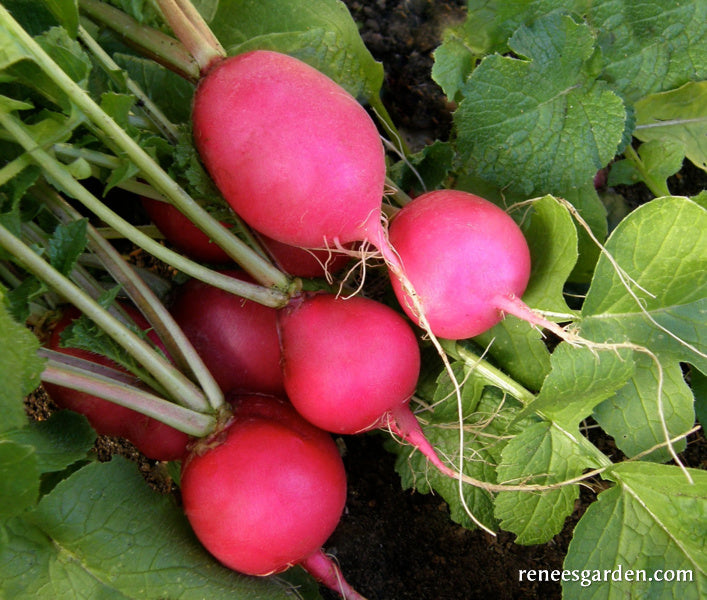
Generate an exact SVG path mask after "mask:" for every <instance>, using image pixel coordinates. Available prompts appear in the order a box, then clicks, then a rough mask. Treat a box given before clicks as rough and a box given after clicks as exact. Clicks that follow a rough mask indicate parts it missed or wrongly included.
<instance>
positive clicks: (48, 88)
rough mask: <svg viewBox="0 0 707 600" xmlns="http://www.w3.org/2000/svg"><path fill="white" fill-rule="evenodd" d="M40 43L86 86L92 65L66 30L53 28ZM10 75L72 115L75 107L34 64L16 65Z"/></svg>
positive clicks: (43, 35) (26, 62)
mask: <svg viewBox="0 0 707 600" xmlns="http://www.w3.org/2000/svg"><path fill="white" fill-rule="evenodd" d="M36 41H37V43H38V44H39V45H40V46H41V47H42V49H43V50H45V51H46V52H47V53H48V54H49V55H50V56H51V57H52V59H53V60H54V61H55V62H56V63H57V64H58V65H59V67H60V68H61V70H62V71H63V72H64V73H65V74H66V75H68V76H69V77H71V78H72V79H73V80H74V81H76V82H77V83H79V84H80V85H83V86H85V85H86V84H87V81H88V76H89V74H90V72H91V61H90V59H89V58H88V56H87V55H86V53H85V52H84V51H83V49H82V48H81V46H80V45H79V43H78V42H77V41H76V40H74V39H72V38H71V37H69V34H68V33H67V32H66V30H65V29H64V28H63V27H52V28H51V29H49V30H47V31H46V32H45V33H43V34H42V35H40V36H37V38H36ZM7 72H8V74H9V75H11V76H12V77H14V78H15V79H16V80H17V81H18V82H21V83H23V84H24V85H26V86H28V87H29V88H32V89H34V90H36V91H37V92H39V93H40V94H41V95H42V96H43V97H45V98H47V99H49V100H50V101H51V102H54V103H55V104H57V105H58V106H60V107H61V108H62V109H63V110H64V112H66V113H67V114H69V113H70V111H71V108H72V104H71V102H70V100H69V99H68V98H67V96H66V94H65V93H64V92H63V91H61V89H60V88H59V87H58V86H57V85H56V84H55V83H54V81H52V79H51V78H50V77H49V76H48V75H47V74H45V73H44V72H43V71H42V70H41V68H40V67H39V66H38V65H37V64H35V63H34V62H32V61H29V60H26V61H22V62H18V63H15V64H14V65H13V66H11V67H10V68H9V69H8V71H7Z"/></svg>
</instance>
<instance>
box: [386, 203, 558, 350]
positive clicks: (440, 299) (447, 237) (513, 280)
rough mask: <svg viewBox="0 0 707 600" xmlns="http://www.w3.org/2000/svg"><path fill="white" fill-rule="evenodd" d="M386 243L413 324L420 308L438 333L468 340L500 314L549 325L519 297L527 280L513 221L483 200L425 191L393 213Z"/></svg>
mask: <svg viewBox="0 0 707 600" xmlns="http://www.w3.org/2000/svg"><path fill="white" fill-rule="evenodd" d="M389 239H390V243H391V245H392V246H393V247H394V249H395V251H396V253H397V254H398V256H399V258H400V261H401V263H402V271H403V273H404V277H402V278H401V277H400V276H399V274H393V273H391V281H392V285H393V288H394V290H395V293H396V295H397V297H398V300H399V302H400V304H401V306H402V307H403V309H404V310H405V312H406V313H407V315H408V316H409V317H410V318H412V319H413V320H414V321H416V322H417V323H422V322H423V319H421V317H420V310H421V311H422V313H423V315H424V317H425V319H426V321H427V324H428V326H429V329H430V331H431V332H432V333H433V334H434V335H435V336H437V337H441V338H449V339H464V338H469V337H473V336H475V335H479V334H481V333H483V332H484V331H487V330H488V329H490V328H491V327H493V326H494V325H495V324H496V323H498V322H500V321H501V320H502V319H503V315H504V313H510V314H513V315H516V316H518V317H520V318H522V319H525V320H527V321H529V322H531V323H533V324H536V325H541V326H548V325H549V326H553V324H551V323H548V322H547V321H546V320H545V319H543V318H542V317H540V316H539V315H536V314H535V313H533V312H532V311H531V310H530V309H529V308H528V307H527V306H526V305H525V304H524V303H523V302H522V301H521V300H520V297H521V296H522V295H523V293H524V292H525V288H526V286H527V284H528V279H529V277H530V251H529V249H528V244H527V242H526V240H525V237H524V236H523V233H522V231H521V230H520V228H519V227H518V226H517V225H516V223H515V221H513V219H512V218H511V217H510V216H508V214H507V213H506V212H504V211H503V210H502V209H501V208H499V207H498V206H496V205H495V204H493V203H491V202H489V201H488V200H484V199H483V198H480V197H478V196H475V195H473V194H469V193H467V192H462V191H453V190H439V191H435V192H428V193H426V194H423V195H422V196H419V197H418V198H416V199H414V200H412V201H411V202H410V203H409V204H407V205H405V206H404V207H403V208H402V209H401V210H400V211H399V212H398V213H397V214H396V215H395V217H394V218H393V220H392V221H391V223H390V229H389ZM410 287H412V289H414V291H415V294H416V297H415V298H413V296H412V295H411V294H410Z"/></svg>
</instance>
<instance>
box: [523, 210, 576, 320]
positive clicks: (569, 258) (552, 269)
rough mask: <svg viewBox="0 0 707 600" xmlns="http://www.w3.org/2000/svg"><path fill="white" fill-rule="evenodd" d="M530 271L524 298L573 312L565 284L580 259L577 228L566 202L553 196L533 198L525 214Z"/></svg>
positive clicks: (536, 304) (538, 305) (537, 304)
mask: <svg viewBox="0 0 707 600" xmlns="http://www.w3.org/2000/svg"><path fill="white" fill-rule="evenodd" d="M521 227H522V229H523V234H524V235H525V239H526V240H527V241H528V247H529V248H530V260H531V265H532V266H531V271H530V281H528V287H527V288H526V289H525V293H524V294H523V301H524V302H525V303H526V304H528V306H530V307H532V308H539V309H542V310H546V311H552V312H558V313H564V314H565V315H567V314H571V313H572V311H571V309H570V308H569V306H567V302H566V301H565V297H564V287H565V283H567V279H568V278H569V276H570V273H572V271H573V269H574V266H575V263H576V262H577V230H576V228H575V225H574V221H573V220H572V216H571V215H570V213H569V211H568V210H567V208H566V207H565V206H563V205H562V204H560V203H559V202H558V201H557V200H556V199H555V198H553V197H552V196H545V197H543V198H540V199H539V200H536V201H534V202H533V205H532V212H531V213H530V215H528V216H526V217H524V218H523V221H522V223H521Z"/></svg>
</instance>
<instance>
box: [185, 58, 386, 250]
mask: <svg viewBox="0 0 707 600" xmlns="http://www.w3.org/2000/svg"><path fill="white" fill-rule="evenodd" d="M192 125H193V133H194V142H195V145H196V148H197V150H198V152H199V155H200V157H201V159H202V161H203V163H204V165H205V166H206V169H207V171H208V172H209V174H210V175H211V177H212V178H213V180H214V182H215V183H216V185H217V186H218V188H219V190H220V191H221V193H222V194H223V196H224V198H225V199H226V200H227V202H228V203H229V204H230V205H231V207H232V208H233V209H234V210H235V212H236V213H237V214H238V215H240V216H241V217H242V218H243V220H244V221H246V222H247V223H248V224H249V225H250V226H251V227H253V229H255V230H256V231H259V232H260V233H262V234H264V235H266V236H268V237H270V238H273V239H275V240H277V241H279V242H283V243H286V244H290V245H292V246H299V247H303V248H328V247H334V246H337V245H344V244H347V243H350V242H354V241H368V242H370V243H372V244H373V245H374V246H376V247H379V248H380V246H381V245H384V244H385V242H384V237H385V235H384V231H383V226H382V224H381V200H382V196H383V188H384V183H385V173H386V165H385V155H384V149H383V144H382V142H381V139H380V136H379V134H378V131H377V129H376V126H375V124H374V122H373V120H372V119H371V118H370V117H369V115H368V113H367V112H366V111H365V110H364V108H363V107H362V106H361V105H360V104H359V103H358V102H357V101H356V99H355V98H354V97H353V96H351V95H350V94H349V93H348V92H346V91H345V90H344V89H343V88H342V87H341V86H339V85H338V84H336V83H335V82H334V81H332V80H331V79H329V78H328V77H327V76H325V75H324V74H323V73H321V72H319V71H317V70H316V69H314V68H313V67H311V66H309V65H307V64H306V63H304V62H302V61H300V60H298V59H296V58H293V57H290V56H288V55H286V54H281V53H279V52H272V51H267V50H254V51H251V52H246V53H244V54H240V55H237V56H232V57H229V58H223V59H220V60H216V61H214V63H213V65H211V66H210V67H209V68H207V69H206V70H205V71H204V74H203V77H202V78H201V80H200V81H199V84H198V87H197V89H196V93H195V96H194V103H193V109H192Z"/></svg>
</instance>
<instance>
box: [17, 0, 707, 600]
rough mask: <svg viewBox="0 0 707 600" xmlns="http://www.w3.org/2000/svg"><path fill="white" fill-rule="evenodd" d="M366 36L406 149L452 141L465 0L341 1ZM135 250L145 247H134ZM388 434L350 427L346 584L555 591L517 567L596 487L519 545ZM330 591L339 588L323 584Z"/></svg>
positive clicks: (408, 593) (529, 565) (425, 597)
mask: <svg viewBox="0 0 707 600" xmlns="http://www.w3.org/2000/svg"><path fill="white" fill-rule="evenodd" d="M345 3H346V4H347V6H348V7H349V9H350V11H351V13H352V15H353V17H354V19H355V20H356V21H357V22H358V23H359V24H360V26H361V35H362V37H363V39H364V41H365V42H366V44H367V46H368V48H369V49H370V51H371V53H372V54H373V55H374V57H375V58H376V59H378V60H380V61H381V62H382V63H383V65H384V67H385V72H386V79H385V84H384V89H383V100H384V103H385V104H386V106H387V108H388V110H389V111H390V113H391V115H392V117H393V120H394V122H395V123H397V124H398V126H399V127H400V129H401V131H402V132H403V134H404V135H405V136H406V138H407V141H408V143H409V144H410V146H411V147H413V148H414V147H416V146H421V145H423V144H426V143H428V142H430V141H432V140H434V139H446V138H447V137H448V136H449V133H450V128H451V111H452V107H451V106H450V105H449V104H448V103H447V101H446V99H445V97H444V95H443V94H442V92H441V90H440V89H439V87H438V86H437V85H436V84H435V83H434V82H433V81H432V80H431V78H430V70H431V67H432V54H431V53H432V51H433V50H434V48H435V47H436V46H437V45H438V44H439V42H440V39H441V34H442V32H443V31H444V28H445V27H447V26H448V25H450V24H452V23H454V22H457V21H459V20H461V19H463V18H464V6H465V4H466V3H465V2H464V1H463V0H456V1H454V0H445V1H431V0H366V1H360V0H345ZM705 183H706V182H705V177H704V172H702V171H700V170H699V169H693V168H691V167H690V166H689V165H687V166H686V168H685V169H684V170H683V171H682V172H681V173H680V174H679V175H678V176H676V177H675V178H674V179H673V181H672V184H674V185H675V186H676V187H678V188H679V191H676V192H675V193H684V194H690V193H696V191H699V190H700V189H705ZM620 191H621V192H622V194H623V195H624V196H626V197H627V198H628V199H629V203H630V204H632V205H637V204H640V203H642V202H645V201H646V200H648V199H649V198H650V194H649V193H648V192H647V190H645V189H644V188H642V187H641V186H632V188H631V189H622V190H620ZM137 258H138V259H139V256H138V257H137ZM51 410H52V404H51V401H50V400H49V399H48V398H47V397H46V395H45V394H43V393H42V391H41V390H39V391H38V392H37V393H36V394H34V395H33V396H32V397H31V398H29V399H28V411H29V412H30V414H33V415H34V416H36V417H38V418H43V417H46V415H47V414H48V413H49V412H50V411H51ZM383 440H384V437H383V434H378V433H375V434H367V435H362V436H355V437H344V438H342V439H341V440H340V441H341V443H342V447H344V448H345V454H344V461H345V464H346V468H347V471H348V476H349V492H348V502H347V506H346V511H345V514H344V516H343V518H342V521H341V523H340V526H339V527H338V529H337V530H336V532H335V533H334V535H333V536H332V537H331V539H330V540H329V541H328V543H327V544H326V550H327V552H329V553H331V554H332V555H334V556H335V557H336V559H337V560H338V562H339V563H340V565H341V567H342V570H343V572H344V573H345V575H346V578H347V579H348V580H349V582H350V583H351V584H352V585H353V586H354V587H355V588H356V589H357V590H358V591H359V592H360V593H362V594H363V595H364V596H366V597H367V598H369V600H412V599H415V600H439V599H444V600H474V599H477V598H478V599H482V598H488V597H491V598H496V599H498V600H506V599H509V600H510V599H519V600H523V599H531V598H543V599H548V600H552V599H556V598H560V597H561V590H560V586H559V584H557V583H531V582H525V581H524V582H520V581H519V571H520V570H522V569H548V570H554V569H561V568H562V562H563V560H564V556H565V554H566V552H567V547H568V544H569V542H570V540H571V537H572V531H573V528H574V526H575V524H576V523H577V521H578V520H579V518H580V517H581V515H582V514H583V512H584V510H585V509H586V507H587V506H588V505H589V504H590V503H591V502H593V501H594V500H595V497H596V496H595V492H594V491H593V490H592V489H589V488H583V489H582V491H581V494H580V498H579V500H578V501H577V505H576V510H575V512H574V514H573V515H572V516H571V517H570V518H568V519H567V522H566V525H565V528H564V529H563V531H562V532H561V533H560V534H558V535H557V536H556V537H555V538H553V540H551V541H550V542H548V543H547V544H543V545H536V546H521V545H518V544H515V543H514V540H513V538H514V536H513V535H512V534H509V533H506V532H500V533H499V534H498V535H497V536H496V537H493V536H490V535H488V534H486V533H484V532H481V531H470V530H467V529H464V528H462V527H460V526H458V525H457V524H455V523H453V522H452V521H451V519H450V517H449V510H448V507H447V505H446V503H445V502H444V501H443V500H442V499H441V498H439V497H437V496H435V495H433V494H430V495H422V494H420V493H417V492H415V491H410V490H408V491H405V490H402V489H401V486H400V480H399V478H398V476H397V474H396V473H395V471H394V468H393V465H394V457H393V456H392V455H391V454H389V453H387V452H386V451H385V450H384V449H383ZM593 441H594V442H595V443H596V444H597V445H598V446H599V447H600V448H602V449H604V450H605V451H606V453H607V454H609V455H612V456H614V457H616V456H617V454H618V452H617V450H616V448H615V447H614V446H613V442H612V440H611V439H610V438H606V437H600V438H599V439H595V440H593ZM95 451H96V453H97V455H98V457H99V458H100V459H102V460H107V459H108V458H109V457H110V456H112V455H113V454H115V453H119V454H122V455H125V456H127V457H128V458H130V459H132V460H134V461H136V462H137V463H138V464H139V465H140V468H141V470H142V472H143V474H144V476H145V478H146V479H147V481H148V482H149V483H150V484H151V485H152V486H153V487H155V488H156V489H157V490H158V491H161V492H163V493H171V492H175V491H176V490H175V487H174V485H173V484H172V482H171V480H170V479H169V477H168V475H167V473H166V470H165V468H164V465H162V464H159V463H158V464H155V463H154V462H152V461H148V460H145V459H144V457H142V456H141V455H140V454H139V453H138V452H137V451H136V450H135V449H134V448H133V447H132V446H131V445H130V444H128V443H127V442H124V441H123V440H119V439H111V438H101V439H99V440H98V442H97V444H96V448H95ZM683 458H684V461H685V463H686V464H687V465H689V466H694V467H698V468H705V467H707V443H706V442H705V439H704V437H703V436H702V435H701V434H698V435H695V436H693V437H692V438H691V439H690V440H689V444H688V449H687V451H686V452H685V453H684V457H683ZM322 596H323V597H324V598H325V600H336V599H338V596H336V595H335V594H334V593H332V592H329V591H328V590H323V591H322Z"/></svg>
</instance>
